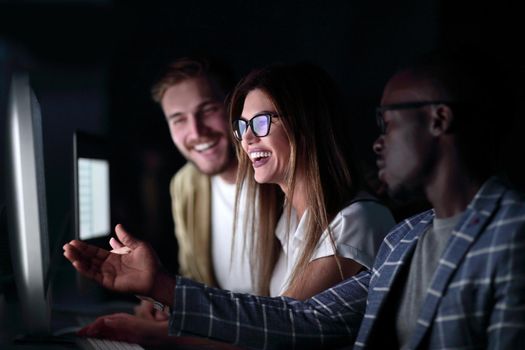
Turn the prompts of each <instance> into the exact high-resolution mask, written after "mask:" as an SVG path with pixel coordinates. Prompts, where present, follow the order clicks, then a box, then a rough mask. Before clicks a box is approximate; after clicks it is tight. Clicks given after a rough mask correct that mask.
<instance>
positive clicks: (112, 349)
mask: <svg viewBox="0 0 525 350" xmlns="http://www.w3.org/2000/svg"><path fill="white" fill-rule="evenodd" d="M77 321H78V323H79V324H81V325H87V324H89V323H91V322H93V321H95V318H94V317H89V316H77ZM75 342H76V343H77V345H78V346H79V347H80V348H81V349H83V350H144V348H143V347H142V346H140V345H138V344H132V343H126V342H123V341H116V340H107V339H98V338H77V339H76V340H75Z"/></svg>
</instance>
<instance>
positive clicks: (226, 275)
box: [211, 176, 255, 294]
mask: <svg viewBox="0 0 525 350" xmlns="http://www.w3.org/2000/svg"><path fill="white" fill-rule="evenodd" d="M241 203H242V202H241ZM234 208H235V184H229V183H227V182H225V181H224V180H223V179H221V178H220V177H219V176H212V177H211V216H212V219H211V234H212V236H211V248H212V250H211V255H212V262H213V269H214V272H215V278H216V279H217V283H218V284H219V286H220V287H221V288H222V289H227V290H231V291H234V292H239V293H252V294H253V293H255V288H254V286H253V284H252V278H251V277H252V276H251V269H250V260H249V255H248V252H246V251H245V249H243V241H244V240H245V239H251V236H249V235H248V237H245V234H244V232H243V230H242V226H243V225H242V223H243V222H244V215H245V212H244V208H242V206H241V208H239V220H238V225H237V230H236V237H235V248H234V251H233V254H234V255H233V257H232V246H231V244H232V239H233V216H234ZM249 246H250V245H249V242H246V247H249ZM246 250H248V248H247V249H246Z"/></svg>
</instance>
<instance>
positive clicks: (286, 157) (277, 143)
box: [242, 89, 291, 188]
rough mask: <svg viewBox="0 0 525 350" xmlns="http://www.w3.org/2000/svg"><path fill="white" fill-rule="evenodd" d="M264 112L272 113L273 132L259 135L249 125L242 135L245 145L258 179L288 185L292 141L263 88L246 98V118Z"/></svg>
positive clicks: (271, 126) (243, 145) (282, 186)
mask: <svg viewBox="0 0 525 350" xmlns="http://www.w3.org/2000/svg"><path fill="white" fill-rule="evenodd" d="M260 114H271V115H272V121H271V124H270V132H269V133H268V135H267V136H264V137H258V136H256V135H254V133H253V130H252V129H251V128H248V130H246V132H245V133H244V135H242V148H243V149H244V151H245V152H246V154H247V155H248V157H249V158H250V159H251V161H252V166H253V170H254V173H255V181H257V182H258V183H274V184H278V185H279V186H281V188H284V186H285V184H286V172H287V169H288V167H289V163H290V152H291V149H290V142H289V140H288V137H287V136H286V132H285V130H284V126H283V125H282V123H281V121H280V119H279V116H278V115H277V113H276V109H275V106H274V104H273V103H272V101H271V99H270V98H269V96H268V95H267V94H266V93H265V92H263V91H262V90H260V89H255V90H252V91H250V92H249V93H248V95H247V96H246V99H245V100H244V106H243V109H242V118H244V119H246V120H247V121H250V120H251V119H252V118H253V117H255V116H257V115H260Z"/></svg>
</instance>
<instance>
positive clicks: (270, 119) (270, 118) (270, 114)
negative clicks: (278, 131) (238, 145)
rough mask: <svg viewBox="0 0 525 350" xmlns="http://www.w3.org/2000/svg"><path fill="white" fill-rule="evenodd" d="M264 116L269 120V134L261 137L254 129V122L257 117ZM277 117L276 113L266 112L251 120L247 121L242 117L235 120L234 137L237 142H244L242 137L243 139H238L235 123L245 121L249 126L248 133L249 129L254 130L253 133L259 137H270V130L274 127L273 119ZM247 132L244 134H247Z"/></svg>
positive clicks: (233, 125)
mask: <svg viewBox="0 0 525 350" xmlns="http://www.w3.org/2000/svg"><path fill="white" fill-rule="evenodd" d="M262 116H266V117H267V118H268V130H267V132H266V133H265V134H264V135H259V134H257V133H256V132H255V130H254V128H253V120H254V119H255V118H257V117H262ZM275 116H277V114H276V113H268V112H265V113H259V114H256V115H254V116H253V117H252V118H251V119H250V120H247V119H244V118H242V117H239V118H237V119H235V120H234V121H233V122H232V130H233V137H235V139H236V140H238V141H242V135H241V137H240V138H239V137H237V134H236V132H235V131H236V130H235V123H237V122H239V121H240V120H242V121H244V122H245V123H246V125H247V128H246V131H248V129H252V133H253V134H254V135H255V136H257V137H265V136H268V134H269V133H270V128H271V126H272V118H273V117H275ZM246 131H245V132H244V133H246Z"/></svg>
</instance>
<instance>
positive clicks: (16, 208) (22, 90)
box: [3, 73, 51, 334]
mask: <svg viewBox="0 0 525 350" xmlns="http://www.w3.org/2000/svg"><path fill="white" fill-rule="evenodd" d="M5 142H6V145H5V146H6V150H7V153H6V158H5V162H6V164H5V166H4V167H3V169H4V171H6V173H7V174H6V178H7V183H6V198H7V224H8V231H9V243H10V245H11V249H10V250H11V259H12V264H13V271H14V276H15V281H16V286H17V293H18V299H19V304H20V311H21V313H22V318H23V319H24V324H25V328H26V329H25V331H26V332H27V333H28V334H47V333H49V332H50V303H51V301H50V294H51V293H47V291H48V279H49V278H48V277H49V262H50V259H49V253H50V252H49V243H48V239H49V237H48V227H47V208H46V194H45V180H44V159H43V141H42V120H41V114H40V105H39V103H38V101H37V99H36V97H35V95H34V93H33V91H32V90H31V87H30V84H29V77H28V76H27V75H25V74H21V73H15V74H13V77H12V80H11V84H10V89H9V99H8V113H7V120H6V135H5Z"/></svg>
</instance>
